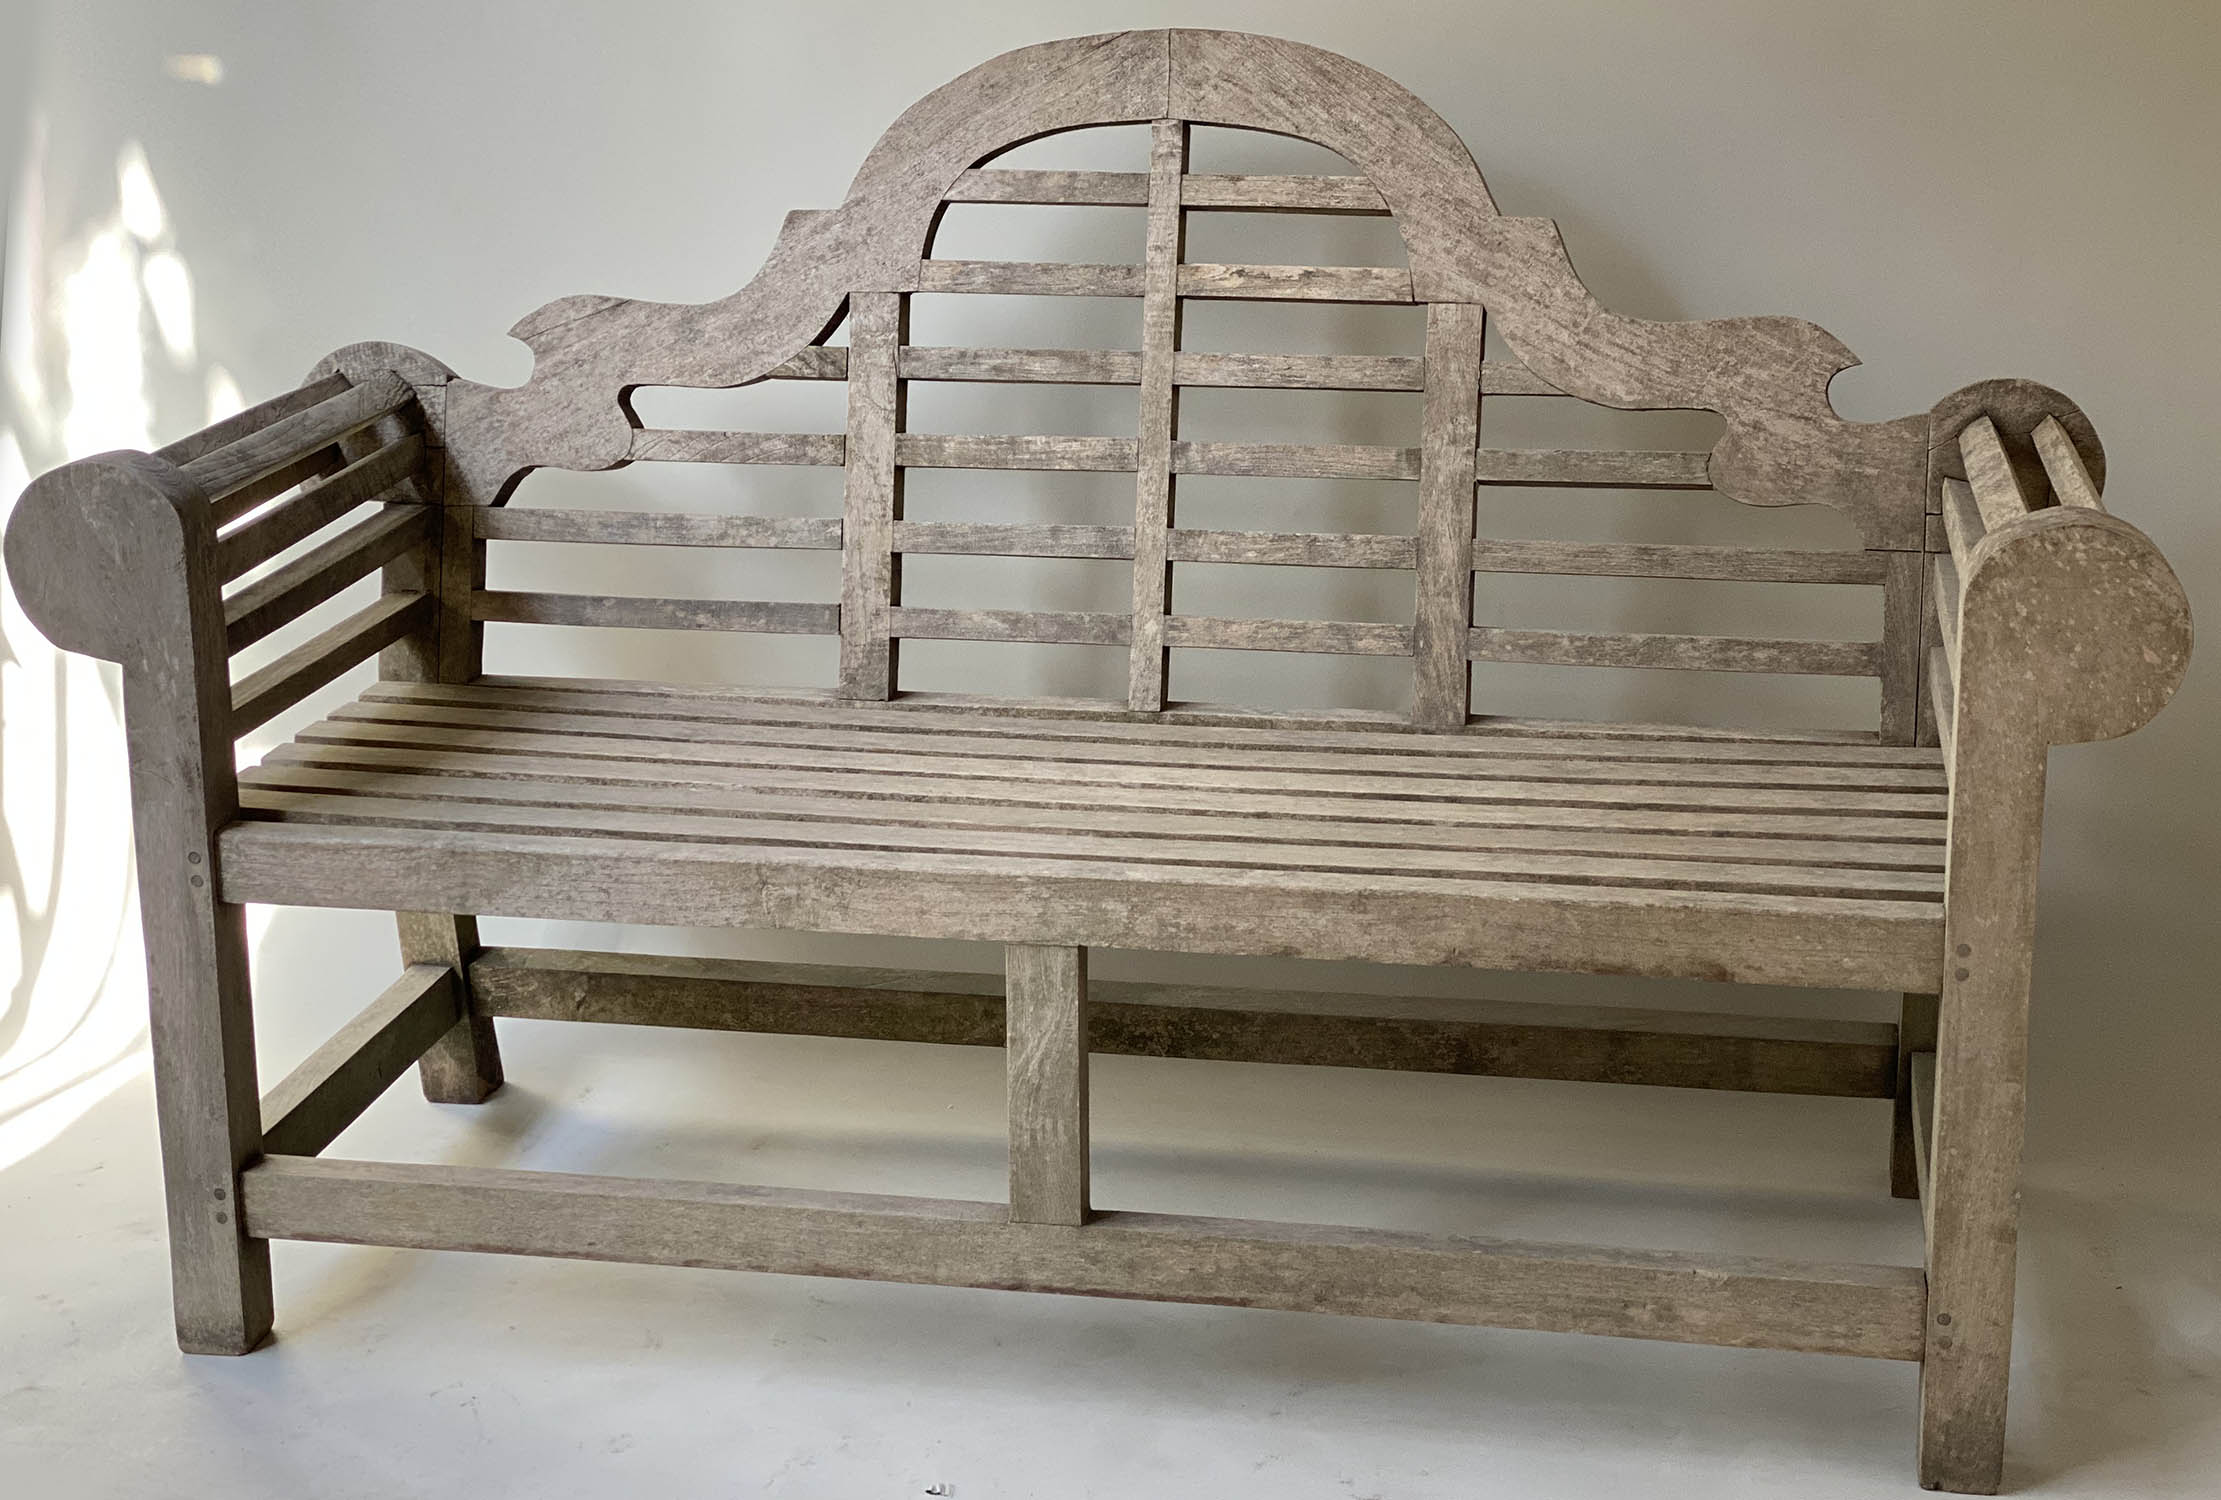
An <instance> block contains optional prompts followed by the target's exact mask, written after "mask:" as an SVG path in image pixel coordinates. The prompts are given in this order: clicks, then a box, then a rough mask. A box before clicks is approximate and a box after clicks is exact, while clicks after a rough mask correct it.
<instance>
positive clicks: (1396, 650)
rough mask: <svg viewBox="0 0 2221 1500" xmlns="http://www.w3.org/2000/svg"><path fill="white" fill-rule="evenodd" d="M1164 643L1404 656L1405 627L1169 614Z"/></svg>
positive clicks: (1407, 650)
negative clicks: (1229, 618)
mask: <svg viewBox="0 0 2221 1500" xmlns="http://www.w3.org/2000/svg"><path fill="white" fill-rule="evenodd" d="M1165 643H1166V644H1167V645H1171V646H1202V647H1210V648H1213V649H1216V650H1221V651H1315V652H1320V653H1323V654H1327V655H1334V656H1409V655H1410V654H1411V627H1410V626H1408V625H1381V624H1374V623H1372V622H1370V621H1363V620H1223V619H1216V618H1213V617H1211V616H1208V615H1171V616H1168V617H1167V618H1166V620H1165Z"/></svg>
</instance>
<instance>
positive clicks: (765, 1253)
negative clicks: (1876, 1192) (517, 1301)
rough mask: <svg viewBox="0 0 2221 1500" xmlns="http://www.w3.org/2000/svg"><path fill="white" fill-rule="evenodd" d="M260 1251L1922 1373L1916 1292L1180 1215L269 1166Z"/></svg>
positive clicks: (332, 1164)
mask: <svg viewBox="0 0 2221 1500" xmlns="http://www.w3.org/2000/svg"><path fill="white" fill-rule="evenodd" d="M246 1193H247V1199H246V1206H247V1212H248V1215H249V1222H250V1223H251V1225H252V1226H253V1228H254V1230H255V1232H256V1233H257V1234H259V1235H262V1236H266V1237H269V1238H274V1239H304V1240H326V1241H336V1242H342V1243H351V1244H372V1245H394V1246H402V1247H410V1248H439V1249H450V1250H481V1251H495V1252H503V1253H508V1254H519V1255H556V1256H564V1257H567V1258H572V1259H585V1260H620V1261H641V1262H648V1263H652V1264H666V1265H688V1266H715V1267H723V1268H728V1269H733V1270H751V1271H781V1272H788V1273H800V1274H806V1275H816V1276H842V1277H858V1278H864V1279H869V1280H875V1281H914V1282H930V1283H936V1284H942V1285H951V1284H953V1285H957V1286H989V1287H995V1288H998V1289H1001V1290H1005V1291H1040V1292H1067V1293H1077V1294H1079V1295H1083V1296H1110V1297H1147V1298H1150V1299H1152V1300H1156V1301H1162V1302H1207V1303H1216V1304H1221V1305H1227V1306H1236V1307H1273V1308H1289V1309H1298V1310H1302V1311H1308V1312H1339V1313H1352V1314H1358V1315H1361V1316H1367V1317H1381V1318H1409V1319H1415V1320H1418V1321H1421V1322H1429V1323H1471V1324H1480V1325H1484V1326H1496V1327H1508V1328H1536V1329H1553V1330H1560V1331H1565V1332H1576V1333H1602V1334H1612V1335H1617V1336H1619V1337H1623V1338H1651V1339H1672V1340H1678V1341H1681V1342H1685V1343H1700V1344H1724V1345H1728V1346H1731V1347H1754V1346H1755V1347H1761V1348H1775V1349H1802V1350H1808V1351H1812V1352H1815V1353H1823V1354H1857V1355H1864V1356H1867V1357H1870V1358H1878V1359H1914V1358H1917V1357H1918V1355H1919V1349H1920V1342H1919V1330H1920V1319H1921V1308H1922V1300H1923V1299H1922V1293H1921V1280H1920V1271H1919V1269H1918V1268H1917V1267H1912V1266H1876V1265H1857V1264H1843V1263H1834V1262H1818V1261H1787V1260H1767V1259H1761V1258H1758V1257H1752V1256H1731V1255H1712V1254H1703V1253H1691V1252H1686V1251H1646V1250H1621V1249H1607V1248H1603V1247H1599V1246H1589V1245H1554V1244H1542V1243H1527V1242H1522V1241H1517V1240H1488V1239H1478V1238H1470V1237H1464V1236H1455V1235H1429V1234H1419V1233H1413V1232H1410V1231H1399V1230H1382V1229H1350V1228H1343V1227H1340V1226H1336V1225H1323V1224H1322V1225H1311V1224H1288V1223H1280V1222H1266V1221H1262V1220H1244V1219H1212V1218H1200V1217H1194V1216H1190V1215H1185V1214H1146V1213H1133V1212H1115V1213H1098V1214H1096V1215H1095V1216H1094V1217H1093V1218H1092V1219H1091V1220H1090V1222H1089V1223H1087V1224H1085V1225H1082V1226H1077V1227H1075V1226H1069V1225H1055V1224H1012V1223H1010V1222H1009V1221H1008V1218H1007V1210H1006V1209H1005V1208H1004V1206H1003V1205H1002V1204H999V1203H964V1202H951V1201H946V1200H939V1199H930V1198H910V1197H888V1196H881V1195H866V1194H858V1193H824V1192H812V1191H808V1190H804V1189H799V1188H766V1187H741V1186H734V1185H729V1184H724V1183H682V1182H662V1181H658V1182H648V1181H643V1180H640V1179H637V1178H625V1177H587V1176H579V1175H574V1174H570V1173H556V1172H518V1171H507V1170H502V1169H499V1168H488V1167H450V1166H417V1165H403V1164H399V1163H386V1162H367V1161H319V1160H317V1159H315V1158H313V1157H298V1156H284V1157H271V1158H269V1159H267V1160H265V1161H262V1162H260V1163H258V1164H257V1165H255V1166H254V1167H253V1168H251V1169H250V1170H249V1171H248V1173H247V1176H246Z"/></svg>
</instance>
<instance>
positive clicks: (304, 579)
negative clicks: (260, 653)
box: [224, 505, 494, 651]
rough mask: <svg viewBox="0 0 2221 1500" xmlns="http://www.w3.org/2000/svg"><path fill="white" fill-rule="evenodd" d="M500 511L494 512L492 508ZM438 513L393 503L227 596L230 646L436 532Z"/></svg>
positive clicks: (266, 630) (255, 637)
mask: <svg viewBox="0 0 2221 1500" xmlns="http://www.w3.org/2000/svg"><path fill="white" fill-rule="evenodd" d="M489 514H494V512H489ZM438 519H439V516H438V513H437V512H436V511H434V510H432V509H430V508H429V507H427V506H422V505H389V506H386V507H385V508H383V509H382V510H380V511H379V512H378V514H376V515H374V516H369V517H366V518H365V519H363V520H360V521H357V522H356V523H355V524H354V525H352V526H350V527H348V528H347V529H346V530H345V531H343V532H341V533H340V534H339V535H337V536H335V537H333V538H332V539H331V540H330V541H328V542H324V543H322V544H320V545H318V546H316V547H313V548H311V549H310V550H309V551H307V552H304V553H302V554H301V555H300V556H299V557H297V558H294V559H293V560H292V561H291V562H289V563H286V564H285V565H284V566H283V567H280V568H277V569H274V570H272V571H271V572H269V573H266V574H264V575H263V576H262V577H260V578H257V579H256V580H255V581H254V582H252V583H250V584H247V585H245V586H244V587H242V588H240V589H238V590H236V591H235V592H233V593H231V594H229V595H227V596H226V597H225V599H224V644H225V646H226V647H227V648H228V649H230V650H232V651H238V650H239V649H240V648H242V647H244V646H251V645H253V644H254V643H255V642H256V641H259V640H261V639H262V638H263V637H265V636H267V635H269V634H270V633H271V632H272V631H274V630H278V629H280V628H282V627H284V626H286V625H289V624H291V623H292V622H293V621H295V620H298V619H299V618H300V617H301V616H303V615H305V614H307V613H308V612H309V611H310V610H312V609H314V608H315V607H316V606H317V605H319V604H322V603H324V602H325V601H326V600H328V599H333V598H336V597H338V595H339V593H340V591H341V590H342V589H344V588H346V587H347V586H348V585H349V584H351V583H354V582H355V581H356V580H358V579H362V578H367V577H369V576H370V575H371V574H372V573H374V572H376V571H377V570H378V569H379V568H382V567H384V566H385V565H386V564H387V563H389V562H392V561H393V560H394V559H395V558H397V557H399V556H400V555H401V554H402V553H404V552H408V551H410V550H412V549H415V548H418V547H421V546H422V545H423V544H424V543H425V541H426V540H428V539H429V538H430V537H431V535H432V528H433V526H434V524H435V523H436V522H437V521H438Z"/></svg>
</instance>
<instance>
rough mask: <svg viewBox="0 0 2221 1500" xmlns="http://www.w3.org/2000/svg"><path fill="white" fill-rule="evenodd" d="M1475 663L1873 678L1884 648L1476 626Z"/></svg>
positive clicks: (1858, 644)
mask: <svg viewBox="0 0 2221 1500" xmlns="http://www.w3.org/2000/svg"><path fill="white" fill-rule="evenodd" d="M1469 650H1470V653H1471V655H1472V658H1473V660H1475V661H1502V662H1528V663H1533V664H1537V665H1542V666H1554V667H1661V668H1682V669H1689V670H1699V671H1711V672H1789V673H1809V674H1815V675H1818V676H1823V677H1873V676H1876V675H1878V674H1879V672H1880V670H1881V648H1880V646H1879V645H1878V644H1876V643H1872V642H1866V641H1780V640H1755V639H1749V638H1745V637H1741V636H1710V635H1646V634H1637V633H1633V632H1628V633H1621V634H1583V633H1579V632H1573V631H1563V630H1505V629H1500V628H1496V627H1490V626H1476V627H1475V628H1474V630H1473V631H1472V634H1471V641H1470V646H1469Z"/></svg>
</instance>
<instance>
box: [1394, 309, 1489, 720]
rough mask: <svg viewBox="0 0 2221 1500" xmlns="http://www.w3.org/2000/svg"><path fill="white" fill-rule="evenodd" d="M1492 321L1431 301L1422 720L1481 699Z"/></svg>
mask: <svg viewBox="0 0 2221 1500" xmlns="http://www.w3.org/2000/svg"><path fill="white" fill-rule="evenodd" d="M1487 330H1488V313H1487V311H1486V310H1485V309H1483V308H1479V307H1474V306H1470V305H1467V304H1464V303H1457V302H1438V303H1436V304H1434V305H1433V306H1431V307H1429V308H1428V309H1427V354H1426V361H1427V364H1426V406H1425V411H1424V413H1423V414H1422V416H1421V419H1420V423H1421V434H1420V450H1419V451H1420V460H1419V524H1418V534H1417V536H1416V537H1415V538H1414V539H1413V540H1414V549H1415V552H1416V554H1417V562H1418V578H1417V579H1416V580H1415V587H1414V591H1413V603H1412V628H1411V655H1412V688H1411V719H1412V722H1413V723H1414V724H1417V725H1418V726H1420V727H1421V728H1422V729H1449V728H1453V727H1454V726H1456V725H1459V724H1463V723H1464V722H1465V718H1466V715H1467V713H1469V712H1470V711H1471V707H1472V705H1471V701H1470V700H1471V697H1472V677H1473V673H1472V668H1471V666H1470V665H1469V662H1470V659H1471V653H1470V651H1469V650H1468V638H1469V633H1470V631H1471V629H1472V625H1473V525H1474V490H1473V485H1474V475H1475V470H1474V445H1475V442H1476V440H1477V438H1478V434H1479V431H1480V421H1481V350H1482V345H1483V343H1484V342H1485V338H1486V334H1487Z"/></svg>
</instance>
